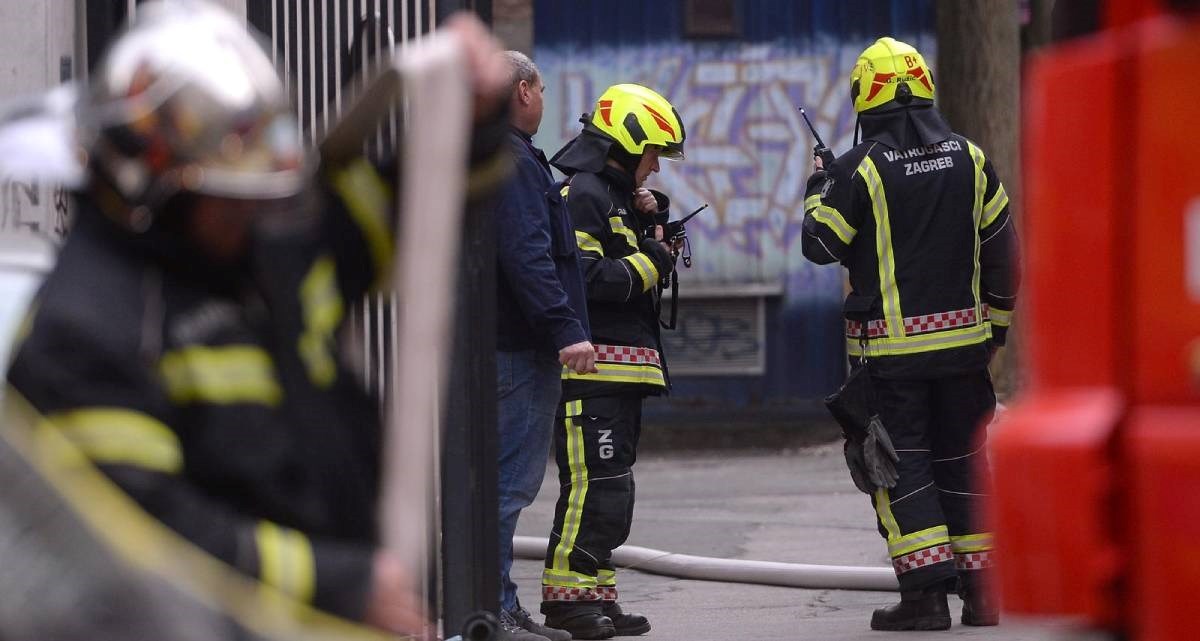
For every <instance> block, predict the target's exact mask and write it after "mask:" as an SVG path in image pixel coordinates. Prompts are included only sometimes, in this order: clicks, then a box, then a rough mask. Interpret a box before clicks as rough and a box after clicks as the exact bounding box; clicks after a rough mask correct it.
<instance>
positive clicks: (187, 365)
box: [158, 345, 283, 407]
mask: <svg viewBox="0 0 1200 641" xmlns="http://www.w3.org/2000/svg"><path fill="white" fill-rule="evenodd" d="M158 371H159V374H160V376H161V377H162V381H163V384H164V386H165V387H166V390H167V396H168V397H169V398H170V399H171V401H172V402H174V403H178V404H188V403H213V404H218V405H229V404H234V403H256V404H261V405H269V406H272V407H274V406H277V405H279V403H280V402H281V401H282V400H283V390H282V388H281V387H280V386H279V381H278V379H277V378H276V376H275V363H274V362H273V361H272V359H271V356H270V355H269V354H267V352H266V351H265V350H263V349H262V348H261V347H258V346H255V345H229V346H224V347H207V346H195V347H185V348H182V349H177V350H171V351H168V352H166V353H165V354H163V356H162V359H160V360H159V362H158Z"/></svg>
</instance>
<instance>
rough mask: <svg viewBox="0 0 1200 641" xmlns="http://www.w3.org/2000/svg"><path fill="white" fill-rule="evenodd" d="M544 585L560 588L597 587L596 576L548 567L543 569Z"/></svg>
mask: <svg viewBox="0 0 1200 641" xmlns="http://www.w3.org/2000/svg"><path fill="white" fill-rule="evenodd" d="M542 585H550V586H554V587H558V588H580V589H591V588H594V587H596V577H594V576H588V575H586V574H581V573H579V572H572V571H570V570H553V569H550V568H546V569H544V570H542Z"/></svg>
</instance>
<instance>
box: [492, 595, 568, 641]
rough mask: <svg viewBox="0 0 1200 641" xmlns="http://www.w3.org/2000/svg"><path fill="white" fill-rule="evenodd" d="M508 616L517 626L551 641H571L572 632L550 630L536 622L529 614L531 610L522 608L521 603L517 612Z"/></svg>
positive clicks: (509, 613) (514, 611)
mask: <svg viewBox="0 0 1200 641" xmlns="http://www.w3.org/2000/svg"><path fill="white" fill-rule="evenodd" d="M506 614H508V615H509V616H511V617H512V618H513V620H514V621H516V622H517V625H519V626H521V627H522V628H525V629H526V630H529V631H530V632H532V633H534V634H540V635H542V636H544V637H546V638H547V639H549V640H550V641H571V633H570V632H567V631H566V630H559V629H556V628H548V627H546V626H544V625H542V624H540V623H538V622H537V621H534V620H533V615H531V614H529V610H526V609H525V608H523V607H521V604H519V603H518V604H517V609H516V610H513V611H512V612H508V613H506Z"/></svg>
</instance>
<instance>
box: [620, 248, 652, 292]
mask: <svg viewBox="0 0 1200 641" xmlns="http://www.w3.org/2000/svg"><path fill="white" fill-rule="evenodd" d="M621 260H623V261H625V262H626V263H627V264H628V265H629V266H630V267H632V268H633V270H634V271H635V272H637V274H638V276H640V277H641V279H642V291H644V292H647V291H650V288H652V287H654V285H655V284H657V283H658V268H657V267H655V266H654V261H652V260H650V257H649V256H647V255H646V254H645V253H643V252H635V253H632V254H630V255H628V256H625V257H624V258H622V259H621Z"/></svg>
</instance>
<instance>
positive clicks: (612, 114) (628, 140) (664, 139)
mask: <svg viewBox="0 0 1200 641" xmlns="http://www.w3.org/2000/svg"><path fill="white" fill-rule="evenodd" d="M591 124H592V126H594V127H596V128H597V129H599V130H600V131H601V133H603V134H604V135H605V136H608V137H609V138H612V139H613V140H615V141H616V142H617V144H619V145H620V146H621V148H622V149H624V150H625V151H626V152H628V153H629V154H632V155H634V156H638V155H641V154H642V153H643V152H644V151H645V150H646V145H657V146H659V147H662V148H663V151H662V154H661V156H662V157H663V158H667V159H669V160H681V159H682V158H683V141H684V138H686V137H687V134H686V133H685V132H684V130H683V120H682V119H681V118H680V117H679V112H678V111H676V110H675V107H672V106H671V103H670V102H667V99H666V98H663V97H662V96H660V95H659V94H658V93H657V92H655V91H653V90H652V89H649V88H647V87H643V86H641V85H635V84H621V85H613V86H611V87H609V88H608V89H606V90H605V91H604V93H603V94H602V95H601V96H600V99H599V100H597V101H596V110H595V111H594V112H592V119H591Z"/></svg>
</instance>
